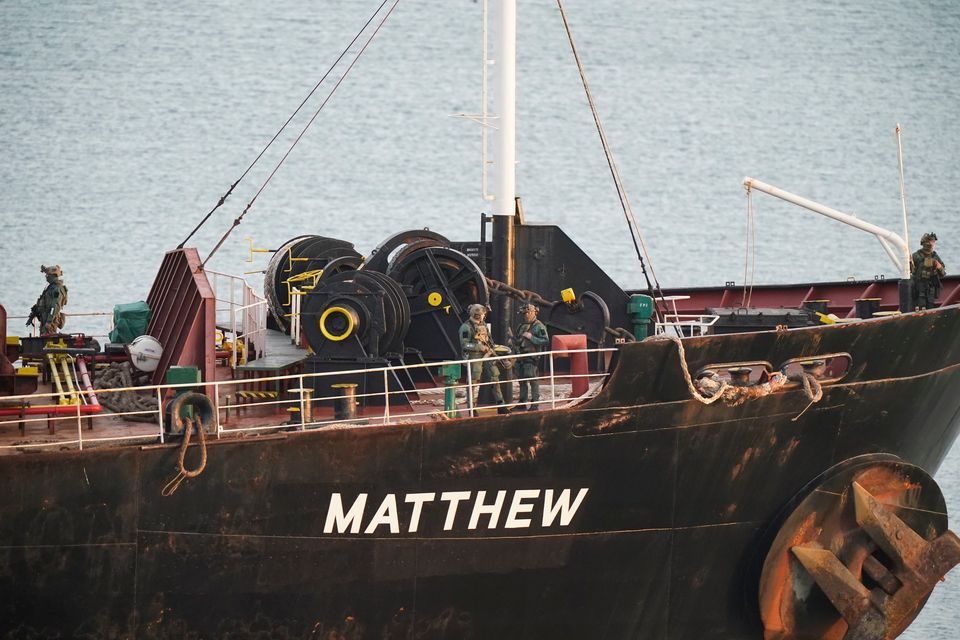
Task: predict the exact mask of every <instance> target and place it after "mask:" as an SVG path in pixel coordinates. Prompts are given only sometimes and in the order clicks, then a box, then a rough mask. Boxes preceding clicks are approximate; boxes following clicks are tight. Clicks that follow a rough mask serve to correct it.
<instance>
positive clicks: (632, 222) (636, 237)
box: [557, 0, 666, 317]
mask: <svg viewBox="0 0 960 640" xmlns="http://www.w3.org/2000/svg"><path fill="white" fill-rule="evenodd" d="M557 7H558V8H559V9H560V17H561V18H563V28H564V29H565V30H566V32H567V40H568V41H569V42H570V50H571V51H572V52H573V58H574V60H575V61H576V63H577V71H579V72H580V82H581V83H582V84H583V91H584V93H586V94H587V103H588V104H589V105H590V113H591V114H592V115H593V122H594V124H595V125H596V127H597V133H598V134H599V135H600V143H601V145H602V146H603V153H604V155H605V156H606V159H607V166H609V167H610V174H611V175H612V176H613V182H614V184H615V185H616V188H617V197H619V198H620V206H621V208H622V209H623V215H624V217H625V218H626V220H627V227H628V228H629V229H630V239H631V240H632V241H633V248H634V250H635V251H636V252H637V259H638V260H639V261H640V270H641V272H642V273H643V277H644V279H645V280H646V282H647V292H648V293H649V294H650V296H651V297H652V298H653V299H654V300H656V299H657V298H658V297H659V298H660V302H661V303H663V304H666V303H665V301H664V299H663V297H664V296H663V290H662V289H661V288H660V283H659V282H658V281H657V274H656V272H655V271H654V269H653V261H652V260H650V253H649V252H648V251H647V244H646V242H645V241H644V239H643V234H641V233H640V227H639V226H638V225H637V220H636V218H635V217H634V215H633V208H632V207H631V206H630V200H629V198H628V197H627V191H626V188H625V187H624V185H623V180H622V179H621V177H620V169H619V168H618V167H617V162H616V160H614V158H613V152H612V151H611V150H610V144H609V142H608V141H607V134H606V131H605V130H604V128H603V123H602V122H601V121H600V114H599V112H598V111H597V105H596V103H595V102H594V99H593V92H592V91H590V85H589V83H588V82H587V75H586V71H584V68H583V63H582V62H581V60H580V53H579V52H578V51H577V46H576V44H574V42H573V32H572V31H571V30H570V23H569V21H568V20H567V12H566V10H564V8H563V1H562V0H557ZM638 241H639V244H638ZM641 250H642V253H641ZM644 256H646V263H645V262H644ZM647 264H649V265H650V273H649V274H647ZM651 277H652V278H653V281H652V282H651V280H650V278H651ZM655 310H656V313H657V316H658V317H660V316H662V313H663V312H662V311H661V310H660V305H659V304H658V305H656V308H655Z"/></svg>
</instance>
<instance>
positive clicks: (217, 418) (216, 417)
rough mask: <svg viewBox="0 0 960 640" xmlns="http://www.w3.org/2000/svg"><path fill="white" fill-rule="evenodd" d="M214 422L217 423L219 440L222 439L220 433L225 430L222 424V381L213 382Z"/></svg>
mask: <svg viewBox="0 0 960 640" xmlns="http://www.w3.org/2000/svg"><path fill="white" fill-rule="evenodd" d="M213 422H214V424H216V425H217V440H219V439H220V434H221V433H222V431H223V427H222V426H221V425H220V383H219V382H214V383H213Z"/></svg>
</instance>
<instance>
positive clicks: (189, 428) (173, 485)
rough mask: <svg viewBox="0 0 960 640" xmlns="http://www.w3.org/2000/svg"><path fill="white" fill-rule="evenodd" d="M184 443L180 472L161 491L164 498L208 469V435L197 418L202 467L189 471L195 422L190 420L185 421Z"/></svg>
mask: <svg viewBox="0 0 960 640" xmlns="http://www.w3.org/2000/svg"><path fill="white" fill-rule="evenodd" d="M183 423H184V427H183V442H182V443H181V444H180V457H179V460H178V461H177V466H179V468H180V472H179V473H178V474H177V476H176V477H175V478H174V479H173V480H171V481H170V482H168V483H167V485H166V486H165V487H164V488H163V490H161V491H160V495H162V496H164V497H169V496H172V495H173V494H174V493H175V492H176V491H177V489H179V488H180V485H181V484H183V481H184V480H186V479H187V478H196V477H197V476H199V475H200V474H201V473H203V470H204V469H206V468H207V434H206V431H205V430H204V428H203V421H202V420H201V419H200V418H199V416H198V417H197V421H196V427H197V431H199V432H200V442H199V445H200V465H199V466H197V468H196V469H187V464H186V459H187V449H188V448H189V447H190V434H191V433H192V432H193V427H194V421H193V420H191V419H190V418H184V419H183Z"/></svg>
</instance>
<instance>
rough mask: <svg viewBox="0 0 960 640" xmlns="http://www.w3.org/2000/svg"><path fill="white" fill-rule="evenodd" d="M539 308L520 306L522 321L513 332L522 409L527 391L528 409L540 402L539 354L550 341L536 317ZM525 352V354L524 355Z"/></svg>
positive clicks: (543, 326) (534, 408) (532, 408)
mask: <svg viewBox="0 0 960 640" xmlns="http://www.w3.org/2000/svg"><path fill="white" fill-rule="evenodd" d="M539 312H540V309H539V308H538V307H537V305H535V304H532V303H527V304H525V305H523V306H522V307H520V313H521V314H522V315H523V321H522V322H521V323H520V324H519V325H517V329H516V331H514V332H513V336H514V337H513V344H514V352H515V353H517V354H521V357H520V358H518V360H517V378H518V379H519V380H520V405H521V410H523V409H524V408H525V407H524V406H525V405H526V404H527V398H528V391H529V399H530V406H529V407H526V409H527V410H528V411H536V410H537V409H538V408H539V406H540V405H539V404H538V403H539V402H540V381H539V380H538V379H537V378H538V376H539V375H540V355H539V353H540V352H541V351H543V349H544V347H546V346H547V344H549V342H550V336H549V335H547V327H546V325H544V324H543V323H542V322H540V321H539V320H538V319H537V314H538V313H539ZM524 354H525V355H524Z"/></svg>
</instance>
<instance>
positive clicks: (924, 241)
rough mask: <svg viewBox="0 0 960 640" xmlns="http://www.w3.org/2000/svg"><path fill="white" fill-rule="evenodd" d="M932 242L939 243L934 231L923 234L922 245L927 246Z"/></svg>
mask: <svg viewBox="0 0 960 640" xmlns="http://www.w3.org/2000/svg"><path fill="white" fill-rule="evenodd" d="M931 241H933V242H936V241H937V234H935V233H934V232H932V231H930V232H928V233H925V234H923V236H921V238H920V244H927V243H928V242H931Z"/></svg>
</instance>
